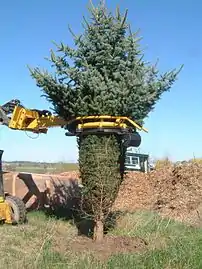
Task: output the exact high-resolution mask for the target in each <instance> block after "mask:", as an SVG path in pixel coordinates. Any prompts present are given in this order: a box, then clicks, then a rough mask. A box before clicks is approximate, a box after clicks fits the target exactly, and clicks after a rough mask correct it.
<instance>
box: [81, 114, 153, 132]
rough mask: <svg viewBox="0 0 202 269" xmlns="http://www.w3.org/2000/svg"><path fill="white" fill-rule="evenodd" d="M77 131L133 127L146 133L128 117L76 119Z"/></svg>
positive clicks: (105, 116) (144, 129)
mask: <svg viewBox="0 0 202 269" xmlns="http://www.w3.org/2000/svg"><path fill="white" fill-rule="evenodd" d="M76 121H78V122H79V123H78V127H77V128H78V129H88V128H113V129H114V128H115V129H116V128H123V129H126V128H128V127H133V128H136V129H138V130H140V131H141V130H143V131H145V132H148V130H147V129H146V128H144V127H142V126H140V125H139V124H137V123H136V122H135V121H133V120H131V119H129V118H128V117H122V116H108V115H103V116H86V117H77V118H76Z"/></svg>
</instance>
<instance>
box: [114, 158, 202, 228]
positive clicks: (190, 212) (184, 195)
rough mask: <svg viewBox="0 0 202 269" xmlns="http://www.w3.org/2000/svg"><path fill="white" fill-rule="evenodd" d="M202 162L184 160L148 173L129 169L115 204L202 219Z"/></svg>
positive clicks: (121, 206) (177, 217)
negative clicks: (129, 171)
mask: <svg viewBox="0 0 202 269" xmlns="http://www.w3.org/2000/svg"><path fill="white" fill-rule="evenodd" d="M201 204H202V165H201V164H199V163H194V162H183V163H180V164H178V165H167V166H165V167H162V168H160V169H158V170H156V171H152V172H150V173H148V174H142V173H134V172H131V173H128V175H127V176H126V179H125V181H124V183H123V185H122V186H121V189H120V192H119V195H118V197H117V200H116V202H115V205H114V209H116V210H126V211H134V210H136V209H139V208H142V209H150V210H156V211H158V212H160V213H161V214H162V215H163V216H166V217H171V218H175V219H178V220H182V221H188V222H189V223H196V222H200V221H201V217H202V215H201V216H200V214H201V213H202V212H200V211H201V210H200V208H201Z"/></svg>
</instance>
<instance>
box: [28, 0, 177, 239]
mask: <svg viewBox="0 0 202 269" xmlns="http://www.w3.org/2000/svg"><path fill="white" fill-rule="evenodd" d="M90 13H91V19H90V20H89V21H87V20H86V19H85V18H84V33H83V34H81V35H79V36H76V35H75V34H74V33H72V32H71V33H72V35H73V39H74V42H75V48H71V47H69V46H68V45H67V44H64V43H61V44H56V46H57V54H56V53H54V52H53V51H51V57H50V61H51V63H52V66H53V67H54V68H55V71H54V72H55V73H54V75H53V74H50V73H48V72H47V71H41V70H40V69H39V68H34V69H30V71H31V75H32V77H33V78H34V79H35V80H36V83H37V85H38V86H39V87H40V88H41V89H42V91H43V94H44V96H45V97H46V98H47V100H49V101H50V102H51V103H52V105H53V108H54V111H55V112H56V114H58V115H60V116H61V117H63V118H65V119H71V118H75V117H77V116H87V115H113V116H127V117H129V118H131V119H133V120H135V121H137V122H139V123H140V124H143V122H144V119H145V118H146V117H147V116H148V114H149V113H150V112H151V111H152V110H153V109H154V106H155V104H156V102H157V101H158V100H159V99H160V97H161V95H162V94H163V93H164V92H166V91H168V90H169V89H170V88H171V86H172V85H173V83H174V82H175V81H176V79H177V75H178V73H179V71H180V70H172V71H170V72H166V73H165V74H159V71H158V69H157V66H156V65H152V64H150V63H147V62H145V61H144V59H143V56H144V55H143V53H142V51H141V49H140V44H139V39H138V36H137V33H132V31H131V28H130V25H129V24H128V23H127V12H126V13H125V14H124V15H121V13H120V11H119V9H118V8H117V9H116V12H115V14H114V15H113V14H112V13H111V12H109V11H108V10H107V8H106V6H105V5H104V3H103V1H101V2H100V4H99V5H98V6H97V7H94V6H93V5H91V8H90ZM70 31H71V30H70ZM70 62H72V63H70ZM67 128H68V127H67ZM78 146H79V165H80V174H81V178H82V182H83V185H84V196H83V197H84V201H85V203H84V205H85V212H86V213H87V214H88V215H90V216H91V217H92V218H93V220H94V221H95V238H96V239H97V240H98V239H102V235H103V223H104V221H105V219H106V217H107V215H108V213H109V212H110V209H111V206H112V204H113V202H114V199H115V198H116V195H117V192H118V189H119V186H120V184H121V182H122V180H123V176H122V174H121V173H120V171H121V172H123V171H122V170H120V160H121V165H122V163H123V161H124V155H125V149H124V147H123V143H122V140H121V139H120V137H119V136H116V135H86V136H81V137H79V138H78ZM96 231H97V232H96ZM98 231H99V232H98Z"/></svg>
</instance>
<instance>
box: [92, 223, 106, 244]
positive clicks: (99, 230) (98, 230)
mask: <svg viewBox="0 0 202 269" xmlns="http://www.w3.org/2000/svg"><path fill="white" fill-rule="evenodd" d="M103 239H104V224H103V222H102V221H101V220H97V221H96V222H95V226H94V233H93V240H94V241H95V242H101V241H102V240H103Z"/></svg>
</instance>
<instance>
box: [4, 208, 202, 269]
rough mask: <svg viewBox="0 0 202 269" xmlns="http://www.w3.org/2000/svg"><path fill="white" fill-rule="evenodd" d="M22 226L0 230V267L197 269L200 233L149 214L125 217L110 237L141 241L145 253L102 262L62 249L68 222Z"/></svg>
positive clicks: (69, 233)
mask: <svg viewBox="0 0 202 269" xmlns="http://www.w3.org/2000/svg"><path fill="white" fill-rule="evenodd" d="M28 218H29V222H28V224H26V225H23V226H18V227H11V226H6V225H4V226H2V227H0V236H1V245H0V268H4V269H5V268H10V269H17V268H19V269H25V268H26V269H32V268H41V269H45V268H51V269H59V268H61V269H62V268H72V269H74V268H75V269H76V268H78V269H79V268H81V269H85V268H86V269H91V268H92V269H94V268H100V269H101V268H102V269H107V268H113V269H114V268H115V269H118V268H121V269H123V268H126V269H127V268H128V269H131V268H137V269H143V268H149V269H188V268H189V269H200V268H202V259H201V254H202V229H199V228H193V227H188V226H186V225H183V224H181V223H177V222H174V221H171V220H168V219H162V218H161V217H159V216H158V215H155V214H153V213H150V212H141V211H140V212H136V213H134V214H126V215H125V216H123V217H121V218H120V219H119V220H118V224H117V226H116V228H114V229H113V230H111V231H110V234H114V235H125V236H140V237H142V238H144V239H145V240H147V241H148V243H149V245H148V246H149V248H148V250H147V251H146V252H144V253H139V254H138V253H136V254H127V255H126V254H122V255H121V254H120V255H115V256H112V257H110V259H109V260H107V261H105V262H103V261H102V262H101V261H99V260H97V259H96V257H94V256H93V255H92V254H89V253H86V254H85V253H83V254H82V255H80V256H79V255H78V254H77V253H73V252H71V251H67V250H66V248H65V246H67V245H68V242H69V240H70V239H72V238H74V237H75V236H76V235H77V230H76V228H75V227H74V226H72V225H71V224H70V223H68V222H65V221H62V220H56V219H54V218H48V217H46V216H45V215H44V214H42V213H40V212H35V213H30V214H29V215H28Z"/></svg>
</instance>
